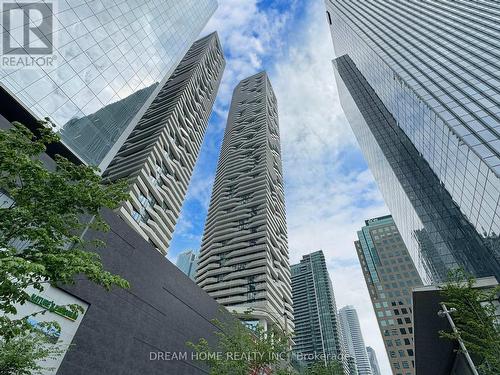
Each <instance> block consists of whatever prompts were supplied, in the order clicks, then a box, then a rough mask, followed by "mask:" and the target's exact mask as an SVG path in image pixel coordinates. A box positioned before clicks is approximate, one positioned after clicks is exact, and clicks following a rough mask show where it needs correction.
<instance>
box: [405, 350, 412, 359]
mask: <svg viewBox="0 0 500 375" xmlns="http://www.w3.org/2000/svg"><path fill="white" fill-rule="evenodd" d="M406 351H407V352H408V356H409V357H413V349H407V350H406Z"/></svg>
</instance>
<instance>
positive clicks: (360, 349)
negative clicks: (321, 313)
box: [339, 305, 372, 375]
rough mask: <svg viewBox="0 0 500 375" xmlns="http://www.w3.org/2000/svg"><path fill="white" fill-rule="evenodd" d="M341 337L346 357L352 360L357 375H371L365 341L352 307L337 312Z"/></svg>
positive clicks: (356, 314) (355, 312) (345, 307)
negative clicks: (346, 352)
mask: <svg viewBox="0 0 500 375" xmlns="http://www.w3.org/2000/svg"><path fill="white" fill-rule="evenodd" d="M339 320H340V326H341V327H342V337H343V339H344V341H345V347H346V348H347V351H348V355H349V356H350V357H352V358H354V361H355V363H356V368H357V371H358V372H357V374H358V375H372V370H371V367H370V360H369V359H368V353H367V352H366V346H365V341H364V339H363V334H362V333H361V327H360V325H359V319H358V313H357V311H356V309H355V308H354V306H351V305H348V306H344V307H342V308H341V309H340V310H339Z"/></svg>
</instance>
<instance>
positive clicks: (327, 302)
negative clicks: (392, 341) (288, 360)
mask: <svg viewBox="0 0 500 375" xmlns="http://www.w3.org/2000/svg"><path fill="white" fill-rule="evenodd" d="M291 272H292V299H293V315H294V323H295V332H294V338H293V341H294V346H293V352H294V354H295V355H296V356H297V358H299V359H300V357H303V358H304V360H305V361H306V362H310V363H312V362H314V359H315V358H318V356H323V357H324V359H325V361H328V360H334V359H337V360H338V359H340V358H342V357H341V356H342V354H343V351H342V339H341V336H340V332H339V327H338V324H339V322H338V317H337V307H336V305H335V295H334V292H333V286H332V281H331V279H330V276H329V274H328V269H327V268H326V262H325V256H324V254H323V251H321V250H320V251H316V252H313V253H310V254H307V255H304V256H303V257H302V260H301V261H300V263H298V264H293V265H292V266H291ZM308 358H310V359H309V361H308ZM320 358H321V357H320Z"/></svg>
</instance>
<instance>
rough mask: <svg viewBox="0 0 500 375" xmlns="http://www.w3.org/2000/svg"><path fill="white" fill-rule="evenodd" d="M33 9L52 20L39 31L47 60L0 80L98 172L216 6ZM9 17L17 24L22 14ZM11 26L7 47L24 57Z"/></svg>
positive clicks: (166, 0)
mask: <svg viewBox="0 0 500 375" xmlns="http://www.w3.org/2000/svg"><path fill="white" fill-rule="evenodd" d="M40 4H41V6H42V7H46V9H42V13H41V14H42V15H43V16H44V17H45V18H47V19H50V20H51V22H52V28H51V29H50V30H43V33H44V37H45V39H47V40H52V43H51V46H49V47H52V48H51V50H52V55H51V56H52V57H53V58H54V63H53V64H50V65H47V66H35V67H23V66H6V65H5V64H1V65H0V83H1V84H2V86H3V87H5V88H6V89H7V90H8V91H9V92H10V93H11V94H12V95H13V96H14V97H15V98H16V99H17V100H18V101H19V102H20V103H22V104H23V105H24V106H25V107H26V108H27V109H29V110H30V111H31V112H32V113H33V114H34V115H35V116H36V117H38V118H44V117H46V116H48V117H50V118H51V120H52V121H53V122H54V123H55V124H56V126H57V130H59V131H60V135H61V137H62V142H63V143H64V144H65V145H66V146H68V147H69V148H70V149H71V150H72V151H73V152H75V153H76V154H77V155H78V157H79V158H80V159H82V160H83V161H84V162H86V163H87V164H92V165H98V166H100V167H101V169H102V170H104V169H105V168H106V166H107V165H108V164H109V162H110V161H111V160H112V158H113V156H114V154H115V153H116V152H117V151H118V149H119V148H120V146H121V144H122V143H123V142H124V141H125V139H126V138H127V136H128V135H129V134H130V132H131V131H132V130H133V128H134V126H135V125H136V124H137V122H138V120H139V119H140V118H141V116H142V114H143V113H144V111H145V110H146V108H147V107H148V106H149V104H150V103H151V102H152V100H153V99H154V97H155V96H156V94H157V93H158V91H159V90H160V89H161V87H162V86H163V83H164V82H166V80H167V79H168V78H169V76H170V75H171V73H172V72H173V71H174V69H175V67H176V66H177V64H178V63H179V61H180V60H181V59H182V57H183V56H184V54H185V53H186V51H187V50H188V48H189V47H190V46H191V44H192V43H193V42H194V40H195V39H196V38H197V37H198V35H199V33H200V31H201V30H202V29H203V27H204V26H205V24H206V23H207V21H208V19H209V18H210V16H211V15H212V14H213V12H214V11H215V9H216V7H217V1H216V0H183V1H177V0H126V1H125V0H94V1H82V2H74V1H68V0H60V1H56V2H54V3H52V2H50V1H45V2H44V3H41V2H40ZM3 10H4V11H5V9H3ZM31 14H33V15H38V14H40V13H39V12H31V13H30V15H31ZM16 17H21V19H22V12H21V13H20V16H19V14H18V16H16ZM3 19H4V20H6V19H9V18H8V17H3ZM14 21H16V19H15V17H14V13H12V15H10V23H9V25H10V27H9V29H8V30H6V29H5V28H6V27H7V25H4V29H3V30H2V31H3V32H4V33H7V34H6V35H5V36H6V38H8V40H9V41H10V44H11V45H12V46H14V47H18V48H19V49H20V50H21V53H24V54H28V55H29V56H31V52H30V50H27V49H26V48H25V47H24V44H23V40H22V38H23V33H22V32H20V29H21V28H22V25H20V26H19V25H18V24H17V23H16V22H14ZM19 22H20V21H19ZM32 22H34V23H36V22H38V21H37V20H32ZM14 26H17V27H14ZM38 31H40V30H38ZM47 33H48V34H47ZM4 40H6V39H4ZM47 40H45V42H46V43H47ZM23 49H24V51H23ZM4 53H5V51H4ZM5 56H7V55H5ZM9 56H10V55H9ZM33 57H37V55H36V54H35V53H34V54H33Z"/></svg>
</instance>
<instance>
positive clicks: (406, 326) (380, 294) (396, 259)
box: [355, 215, 422, 375]
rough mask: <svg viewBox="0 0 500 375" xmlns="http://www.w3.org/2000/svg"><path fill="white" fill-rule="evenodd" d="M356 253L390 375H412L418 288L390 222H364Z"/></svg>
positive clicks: (384, 219) (419, 283)
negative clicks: (416, 292)
mask: <svg viewBox="0 0 500 375" xmlns="http://www.w3.org/2000/svg"><path fill="white" fill-rule="evenodd" d="M355 246H356V252H357V254H358V258H359V262H360V264H361V268H362V270H363V276H364V277H365V281H366V286H367V288H368V292H369V293H370V298H371V300H372V304H373V310H374V311H375V314H376V316H377V321H378V325H379V328H380V333H381V334H382V339H383V340H384V345H385V349H386V351H387V357H388V358H389V361H390V363H391V368H392V372H393V374H394V375H414V374H415V354H414V344H413V304H412V289H413V288H416V287H420V286H422V280H421V279H420V276H419V275H418V272H417V269H416V268H415V264H414V263H413V261H412V259H411V257H410V254H409V253H408V250H407V248H406V246H405V244H404V242H403V239H402V237H401V235H400V233H399V231H398V229H397V228H396V225H395V223H394V220H393V219H392V217H391V216H390V215H389V216H382V217H377V218H373V219H370V220H366V221H365V226H364V227H363V228H361V230H360V231H358V241H356V242H355Z"/></svg>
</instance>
